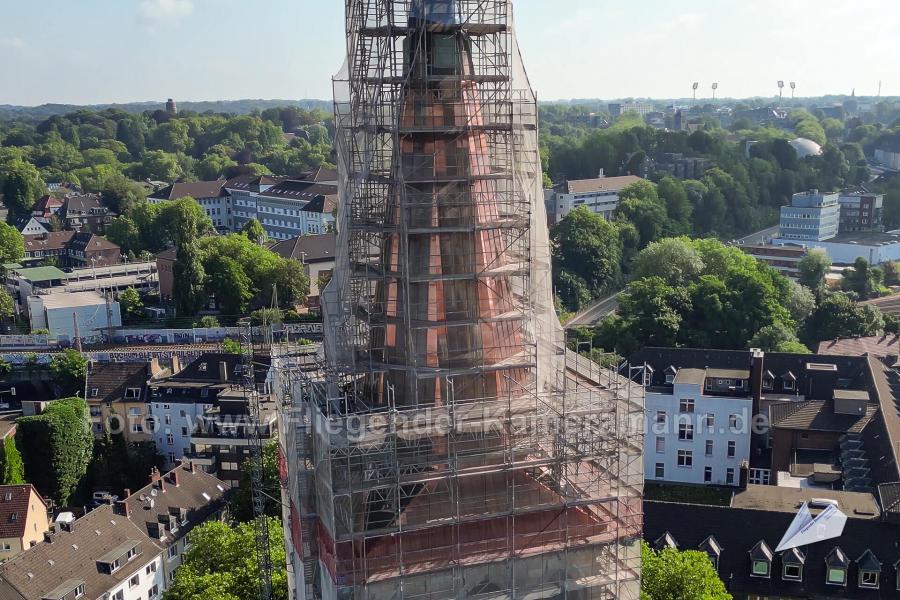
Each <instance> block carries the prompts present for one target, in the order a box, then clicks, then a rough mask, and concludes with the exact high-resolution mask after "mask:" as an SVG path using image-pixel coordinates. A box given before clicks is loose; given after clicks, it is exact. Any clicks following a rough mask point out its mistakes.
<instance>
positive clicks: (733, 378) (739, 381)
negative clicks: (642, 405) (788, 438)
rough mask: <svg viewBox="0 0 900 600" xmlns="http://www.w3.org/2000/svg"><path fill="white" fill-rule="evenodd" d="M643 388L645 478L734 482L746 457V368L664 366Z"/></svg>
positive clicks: (748, 399)
mask: <svg viewBox="0 0 900 600" xmlns="http://www.w3.org/2000/svg"><path fill="white" fill-rule="evenodd" d="M667 371H668V372H667V373H666V377H665V379H664V381H669V379H671V383H670V384H668V385H666V384H664V385H662V386H654V387H651V388H650V389H648V390H647V394H646V396H645V402H646V406H647V414H648V415H649V417H650V430H649V432H648V435H647V437H646V444H645V446H644V472H645V473H646V474H647V478H648V479H653V480H657V481H666V482H674V483H689V484H698V485H725V486H737V485H739V484H740V477H741V466H742V465H746V464H749V461H750V434H749V430H748V428H749V419H750V418H751V416H752V408H753V398H752V397H751V395H750V381H749V380H750V371H749V369H747V370H744V369H691V368H680V369H679V368H677V367H675V366H670V367H667Z"/></svg>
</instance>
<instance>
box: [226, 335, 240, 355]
mask: <svg viewBox="0 0 900 600" xmlns="http://www.w3.org/2000/svg"><path fill="white" fill-rule="evenodd" d="M222 352H224V353H225V354H240V353H241V343H240V342H239V341H237V340H233V339H231V338H225V339H224V340H222Z"/></svg>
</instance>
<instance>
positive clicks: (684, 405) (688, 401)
mask: <svg viewBox="0 0 900 600" xmlns="http://www.w3.org/2000/svg"><path fill="white" fill-rule="evenodd" d="M678 412H683V413H692V412H694V399H693V398H682V399H681V400H679V402H678Z"/></svg>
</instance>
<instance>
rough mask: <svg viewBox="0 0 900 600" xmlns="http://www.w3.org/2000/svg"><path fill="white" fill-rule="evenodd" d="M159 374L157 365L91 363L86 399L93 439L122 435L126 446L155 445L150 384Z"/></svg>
mask: <svg viewBox="0 0 900 600" xmlns="http://www.w3.org/2000/svg"><path fill="white" fill-rule="evenodd" d="M160 372H161V369H160V367H159V363H158V362H156V361H153V362H146V363H121V362H104V363H99V362H91V363H90V364H89V365H88V372H87V376H86V378H85V381H86V383H85V393H84V398H85V400H86V401H87V404H88V410H89V412H90V419H91V431H93V432H94V435H95V436H96V437H102V436H103V435H104V434H105V433H106V432H107V431H112V432H121V433H122V435H123V436H124V437H125V441H127V442H150V441H153V436H152V433H151V428H150V424H151V419H150V404H149V402H148V394H147V382H148V381H150V380H152V379H153V377H154V376H156V375H159V374H160Z"/></svg>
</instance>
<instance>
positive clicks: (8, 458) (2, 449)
mask: <svg viewBox="0 0 900 600" xmlns="http://www.w3.org/2000/svg"><path fill="white" fill-rule="evenodd" d="M23 483H25V465H24V463H23V462H22V455H21V454H20V453H19V449H18V448H17V447H16V438H15V437H12V436H10V437H7V438H6V439H4V440H3V445H2V446H0V485H20V484H23Z"/></svg>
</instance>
